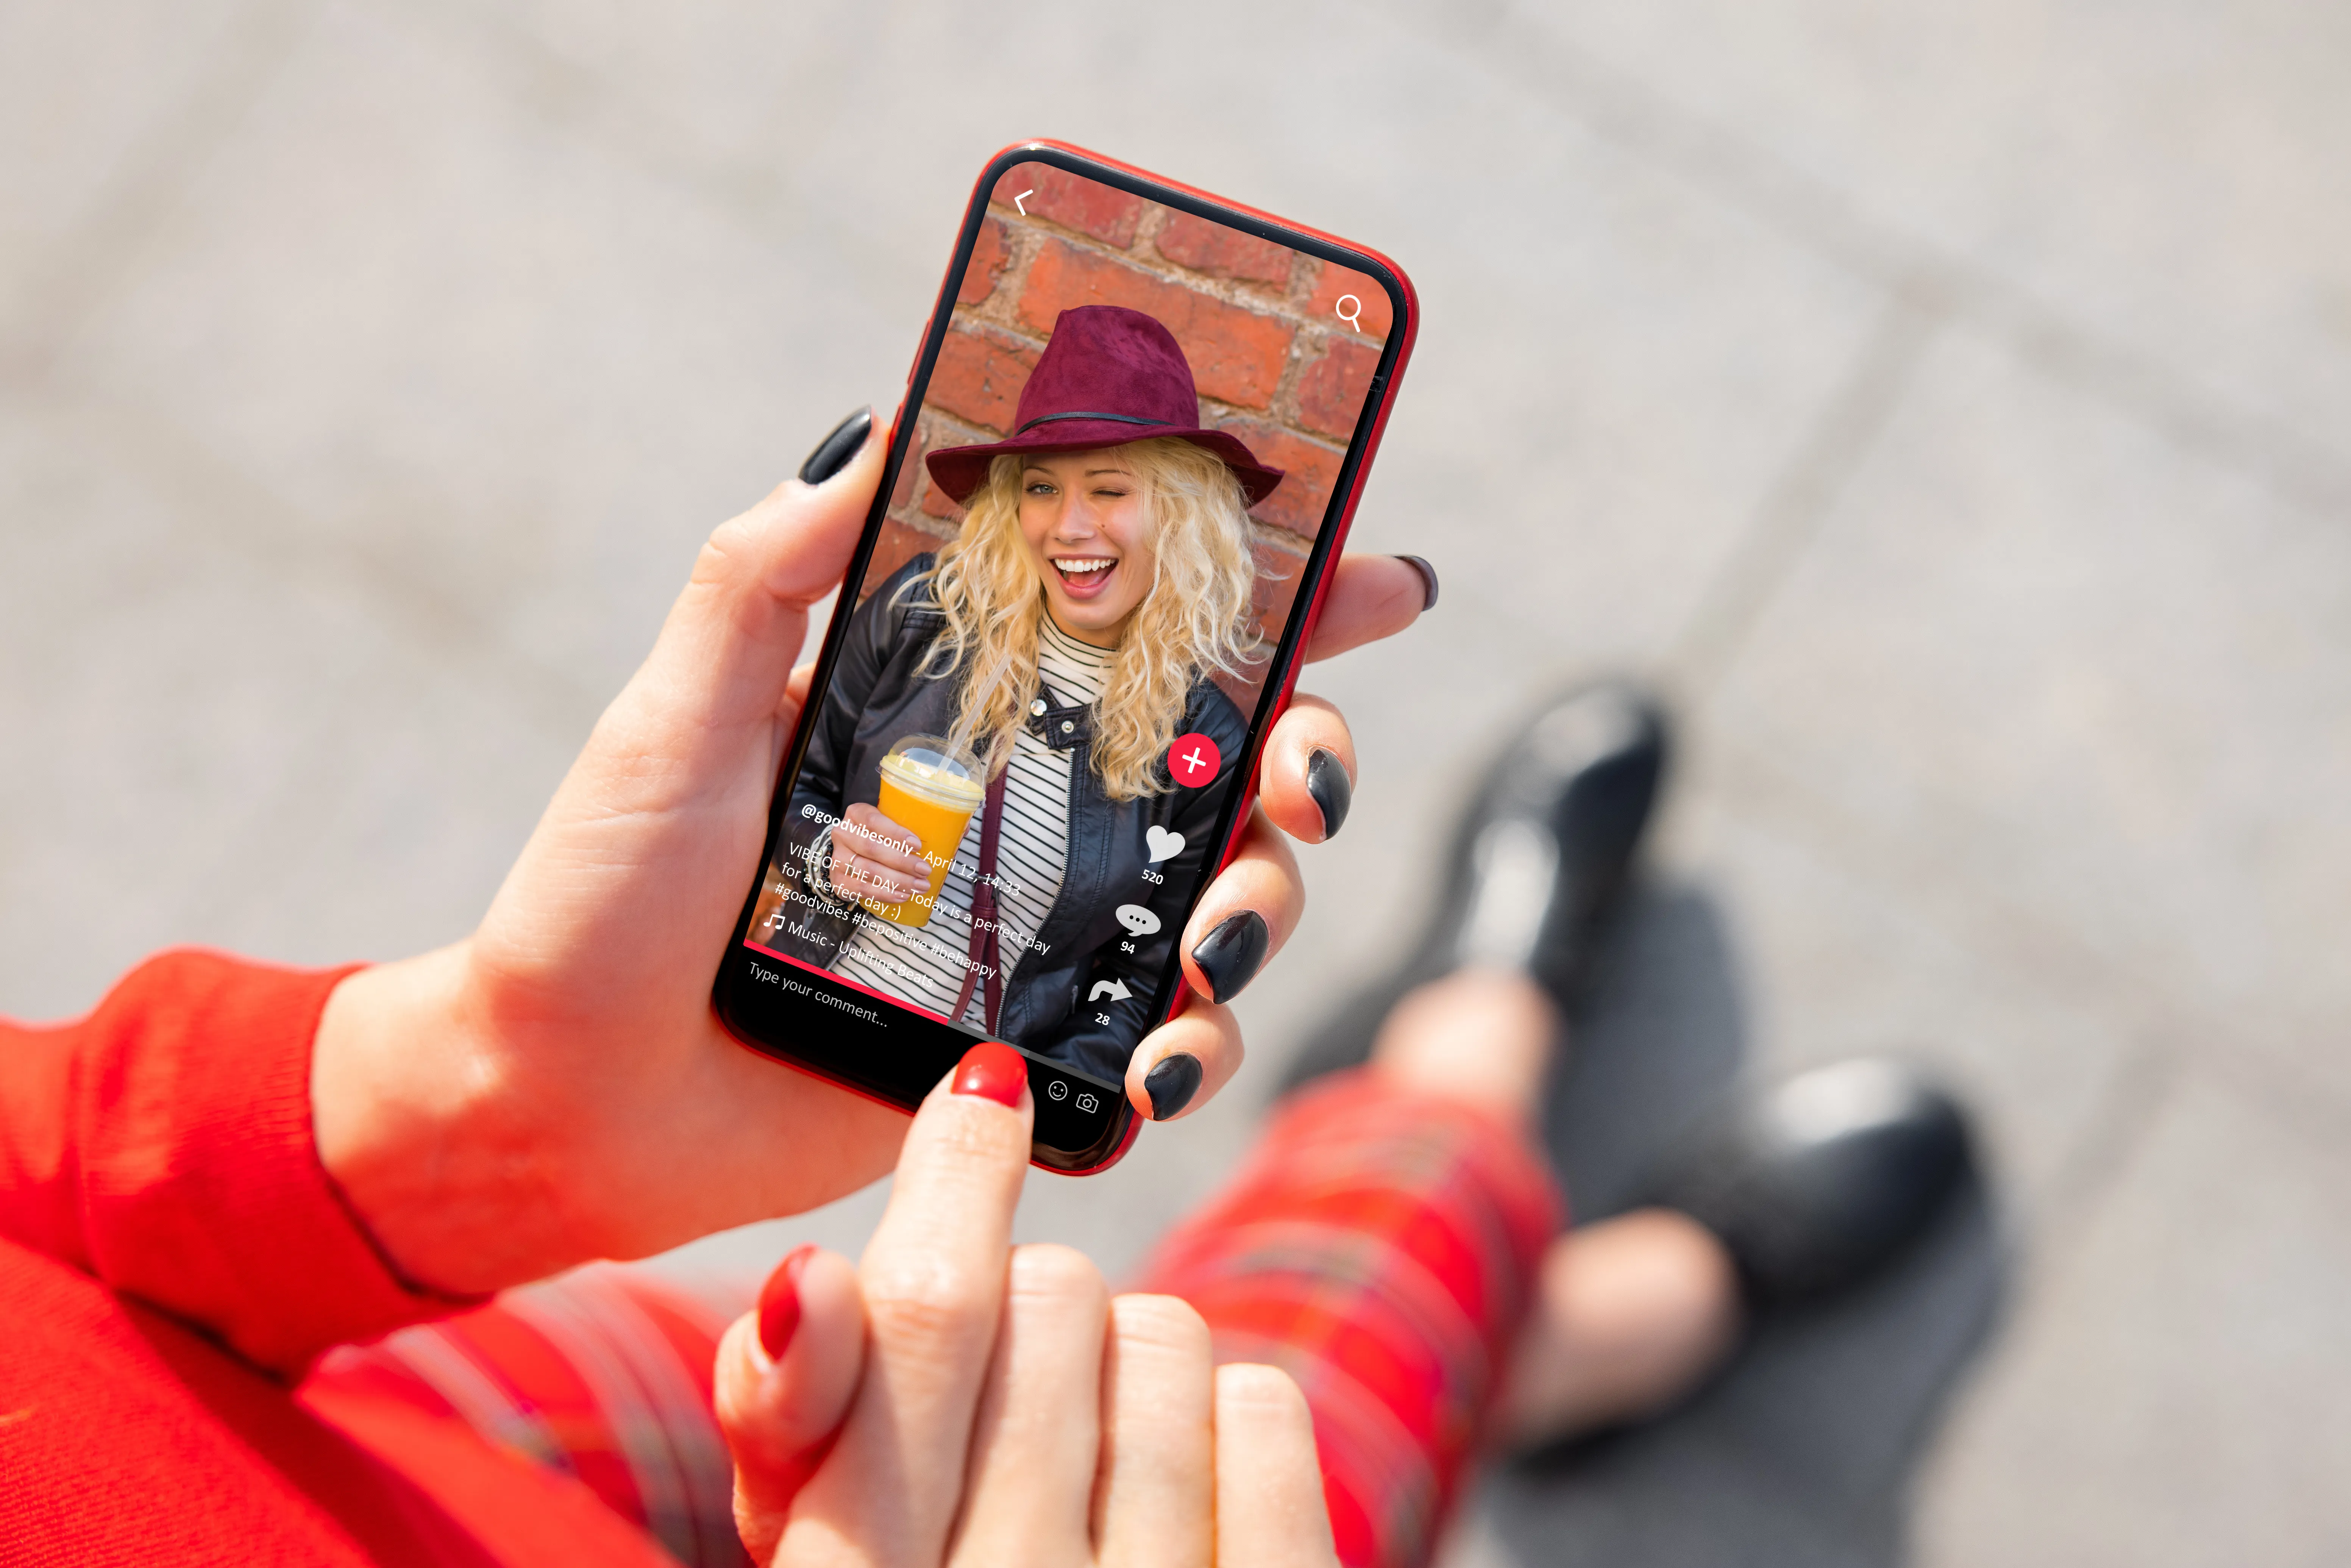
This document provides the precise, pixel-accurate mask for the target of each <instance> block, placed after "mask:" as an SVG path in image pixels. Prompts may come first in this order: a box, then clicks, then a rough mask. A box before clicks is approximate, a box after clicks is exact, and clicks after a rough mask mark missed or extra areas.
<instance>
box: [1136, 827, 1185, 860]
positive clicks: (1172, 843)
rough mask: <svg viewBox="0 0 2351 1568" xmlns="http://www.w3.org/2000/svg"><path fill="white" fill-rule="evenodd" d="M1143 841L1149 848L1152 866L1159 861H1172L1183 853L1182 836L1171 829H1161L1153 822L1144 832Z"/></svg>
mask: <svg viewBox="0 0 2351 1568" xmlns="http://www.w3.org/2000/svg"><path fill="white" fill-rule="evenodd" d="M1143 841H1144V842H1145V843H1147V844H1149V845H1150V846H1151V863H1152V864H1153V865H1157V864H1158V863H1159V862H1161V861H1168V860H1174V859H1175V857H1176V856H1177V855H1180V854H1182V853H1183V852H1184V835H1183V834H1181V833H1179V832H1177V831H1175V829H1173V828H1163V827H1161V826H1159V825H1158V824H1157V823H1153V824H1152V825H1151V826H1150V827H1149V828H1147V829H1145V830H1144V834H1143Z"/></svg>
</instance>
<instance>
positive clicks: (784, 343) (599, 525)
mask: <svg viewBox="0 0 2351 1568" xmlns="http://www.w3.org/2000/svg"><path fill="white" fill-rule="evenodd" d="M503 86H504V82H503V78H499V77H497V75H496V73H495V72H491V71H487V70H486V69H485V68H482V67H481V66H479V65H478V64H477V62H475V60H474V59H472V58H471V57H468V56H467V55H466V54H465V53H464V52H463V51H462V50H460V49H458V48H456V47H453V46H452V45H451V43H450V42H449V40H448V39H447V38H446V37H444V36H443V35H442V34H441V33H439V32H438V31H436V30H434V27H432V26H429V25H428V24H427V22H426V21H423V20H418V19H414V18H411V17H408V16H404V15H402V14H400V13H398V12H397V11H394V10H392V9H390V8H387V9H386V10H385V11H383V12H381V13H371V12H368V11H365V10H361V9H359V8H354V7H342V6H335V7H329V9H328V10H327V11H326V13H325V14H324V15H323V16H321V18H320V20H319V24H318V26H316V27H315V28H314V29H313V30H312V32H311V33H310V34H309V35H308V37H306V38H305V40H304V42H303V44H302V45H301V47H299V48H298V49H297V50H296V51H295V53H294V55H293V56H292V57H290V58H289V59H288V61H287V64H286V66H285V68H283V70H282V71H281V73H280V74H279V76H278V78H277V80H276V82H275V84H274V85H273V87H272V89H270V90H269V91H268V92H266V93H265V94H264V95H263V96H262V98H261V99H260V100H259V101H258V102H257V103H256V105H255V106H254V109H253V111H252V113H251V115H250V116H249V117H248V120H247V121H246V124H245V126H244V128H243V129H242V131H240V132H239V133H238V135H237V136H235V138H233V139H232V140H231V141H229V142H228V143H227V144H226V145H225V146H224V148H223V150H222V152H221V154H220V155H219V157H218V158H217V159H216V160H215V161H214V163H213V165H212V166H211V168H210V169H209V170H208V171H207V172H206V174H205V176H204V178H203V179H202V180H201V181H200V182H199V183H198V185H197V186H196V188H195V190H194V191H193V193H192V195H191V198H190V203H189V211H188V212H187V214H185V216H184V217H183V218H181V219H178V220H176V221H169V222H166V223H165V224H164V225H163V226H162V234H161V235H159V238H158V239H157V241H156V244H155V250H156V252H157V254H156V256H155V257H154V258H153V260H152V265H151V266H150V267H149V269H148V271H147V272H146V274H145V276H144V277H142V278H141V280H140V281H139V283H138V284H137V286H136V287H133V288H132V289H131V291H130V292H129V293H128V295H127V296H126V297H125V298H122V299H121V300H120V301H119V302H118V303H117V305H116V306H115V307H114V308H112V309H111V310H110V312H109V313H108V315H107V317H106V319H105V321H104V322H103V324H102V325H101V326H100V327H99V328H98V329H94V330H93V331H92V332H91V333H89V335H88V336H87V338H86V339H85V340H83V341H82V342H81V343H80V344H78V346H77V348H76V350H75V351H74V352H73V354H72V355H71V356H70V357H69V359H68V362H67V367H66V373H68V374H69V375H71V376H73V377H76V378H80V379H83V380H85V381H87V382H89V383H91V384H98V385H103V386H105V387H106V388H108V389H110V393H112V394H113V395H118V396H120V395H135V396H140V397H144V398H147V399H149V400H151V401H152V402H154V403H155V404H157V405H158V406H162V407H168V408H169V409H171V410H172V413H173V415H174V417H176V418H179V419H182V420H183V421H184V422H185V423H186V424H187V425H188V426H189V428H190V429H191V431H192V433H193V436H194V438H195V439H197V440H198V441H200V442H201V443H203V444H205V445H207V446H209V447H211V448H213V449H214V450H216V451H218V452H220V453H221V454H222V455H223V456H224V458H225V461H228V462H231V463H233V464H235V465H237V466H239V467H241V468H243V469H245V470H246V471H247V472H249V473H252V474H254V475H256V476H257V477H258V478H259V479H260V480H261V481H262V482H264V483H266V484H267V485H268V486H270V487H271V488H273V489H274V490H276V491H277V492H278V493H279V494H281V495H283V496H284V497H286V498H287V502H288V503H289V504H290V505H292V506H294V507H298V509H300V510H301V511H302V512H303V513H304V514H305V515H306V516H307V517H310V518H313V519H315V521H316V525H317V526H318V527H320V528H325V529H328V530H330V531H331V533H332V534H333V535H334V537H336V538H339V539H340V540H341V541H342V542H343V543H344V544H345V545H346V546H347V547H348V548H349V549H351V550H353V551H355V552H359V553H360V554H362V555H366V556H369V557H371V558H372V559H375V560H376V561H377V562H378V563H379V565H380V568H381V570H385V571H387V572H390V573H406V574H409V575H413V576H414V577H416V578H419V579H422V580H426V581H429V582H431V583H433V584H434V585H436V587H437V589H438V590H439V591H443V592H444V593H445V594H446V595H447V596H448V597H449V598H450V600H451V601H453V603H454V604H455V605H456V606H458V607H459V608H460V609H461V611H462V612H463V613H464V614H465V615H466V616H467V617H469V618H470V619H471V620H472V621H473V622H475V624H476V625H478V626H481V627H483V628H485V629H487V630H489V631H490V632H493V633H494V636H495V640H496V642H497V643H500V644H502V645H503V646H504V647H505V648H506V649H507V653H508V656H509V657H510V658H512V659H515V660H517V661H522V662H526V663H528V664H533V665H535V666H536V667H538V669H540V670H542V671H544V672H549V673H550V674H552V673H557V672H559V673H560V676H561V678H563V679H567V680H569V682H571V683H572V684H573V685H575V686H576V688H577V689H578V690H579V691H580V693H581V694H583V695H584V696H585V697H586V698H587V700H589V701H591V702H593V703H594V704H596V705H598V706H601V701H602V700H603V698H604V696H605V695H608V694H609V693H610V692H611V690H613V689H614V688H616V687H617V685H618V684H619V682H620V681H621V680H622V678H623V677H624V676H625V674H626V673H627V672H628V670H629V669H630V668H631V667H632V666H633V664H635V662H636V660H637V659H638V657H640V656H641V655H642V653H643V649H644V647H645V646H646V645H647V644H648V643H649V642H650V638H651V633H652V631H653V628H654V627H655V626H656V625H658V623H659V618H660V616H661V614H662V612H664V610H665V608H666V607H667V604H668V601H669V600H670V598H671V597H672V595H673V594H674V592H675V591H676V589H677V587H678V586H679V585H680V584H681V583H682V582H683V580H684V575H685V572H686V570H687V568H688V567H689V566H690V564H691V562H692V559H693V553H694V550H695V547H696V546H697V545H698V543H699V541H700V539H701V538H702V537H703V536H704V535H705V533H706V532H707V531H708V530H709V529H710V528H712V527H713V526H714V525H715V524H716V523H717V522H718V521H720V520H721V519H723V518H725V517H727V516H729V515H730V514H732V513H733V512H735V511H737V510H739V509H740V508H741V507H744V506H746V505H748V504H749V503H750V502H751V501H752V500H755V499H756V498H757V497H758V496H759V495H760V494H761V493H763V492H764V491H765V490H766V489H767V488H768V486H771V485H772V484H774V483H775V482H776V481H778V479H780V478H782V477H784V476H786V475H787V474H789V472H790V471H791V469H792V468H793V467H795V466H797V465H798V463H799V459H800V458H801V456H802V455H805V453H806V451H807V449H808V447H809V446H810V445H811V444H814V442H815V441H816V440H817V439H818V438H819V437H820V436H821V435H822V434H823V433H824V432H825V431H826V430H828V429H830V428H831V425H832V424H833V423H835V422H836V421H838V420H839V419H840V417H841V414H842V413H844V412H846V410H847V409H848V408H849V407H851V406H853V405H854V403H855V402H857V400H858V398H859V397H860V396H861V395H866V394H872V393H875V392H887V391H888V389H889V387H890V384H891V380H890V378H891V375H892V372H893V371H895V369H896V368H897V367H898V366H899V365H902V364H903V363H904V356H905V353H906V351H907V350H906V344H907V343H908V342H910V341H911V340H912V337H913V331H912V330H911V329H910V327H909V325H908V323H910V322H913V321H917V320H919V317H920V313H921V305H920V304H919V303H914V304H911V305H910V306H909V307H908V308H907V309H906V310H904V312H902V313H901V314H900V315H899V316H898V317H897V318H894V319H893V320H892V322H891V323H890V325H891V327H892V330H891V331H890V332H889V333H888V334H887V341H888V345H889V347H888V352H887V354H886V355H883V354H881V353H880V352H879V351H878V349H877V347H876V345H878V344H880V343H881V342H882V341H883V334H882V333H881V331H880V330H879V328H880V325H881V323H880V322H879V321H878V320H877V319H871V318H867V317H864V316H862V315H861V314H860V312H859V311H858V309H857V308H856V307H855V305H854V303H853V300H844V299H843V298H838V297H836V294H837V291H836V290H835V289H834V288H833V287H832V285H834V284H836V283H838V282H841V281H842V277H841V267H839V265H838V263H837V261H836V260H834V259H831V258H830V257H829V254H828V253H827V252H826V250H825V249H824V247H822V246H810V247H807V248H805V249H803V250H801V251H800V252H799V253H797V254H796V256H795V258H794V263H793V269H792V271H791V272H790V273H789V274H787V276H790V277H792V285H791V286H789V287H788V286H784V285H783V284H781V283H780V282H779V271H778V257H777V256H776V255H775V254H774V253H773V252H772V251H771V250H770V249H769V248H768V247H767V246H764V245H762V244H760V243H759V242H758V240H757V239H756V238H755V237H754V236H752V235H747V234H746V233H745V232H744V231H743V230H742V229H741V227H740V225H736V224H734V223H733V222H731V221H730V220H729V219H728V218H727V217H726V215H725V214H723V213H718V212H715V211H713V210H712V209H711V208H710V207H709V206H708V205H707V204H704V203H702V202H700V201H699V200H697V199H696V198H695V196H694V195H693V193H691V192H684V193H681V192H678V191H676V190H674V189H673V188H671V187H670V186H668V185H664V183H661V182H659V181H657V180H654V179H651V178H649V177H647V176H646V175H645V174H644V173H643V172H641V171H639V170H636V169H633V168H632V167H630V166H627V165H624V164H620V163H617V162H612V161H610V160H607V159H605V158H603V157H602V156H601V153H599V152H596V151H595V150H594V149H583V148H582V147H581V146H580V145H579V144H578V143H577V142H576V141H571V140H567V139H566V138H565V137H564V136H563V135H562V134H561V133H560V132H559V131H550V130H549V129H546V128H545V127H544V126H543V124H542V122H541V120H540V119H539V118H538V115H537V114H536V113H535V112H533V110H531V109H530V107H529V106H528V105H520V104H516V103H513V102H511V101H508V100H507V99H505V98H503V97H502V96H501V92H502V89H503ZM590 711H592V709H591V710H590Z"/></svg>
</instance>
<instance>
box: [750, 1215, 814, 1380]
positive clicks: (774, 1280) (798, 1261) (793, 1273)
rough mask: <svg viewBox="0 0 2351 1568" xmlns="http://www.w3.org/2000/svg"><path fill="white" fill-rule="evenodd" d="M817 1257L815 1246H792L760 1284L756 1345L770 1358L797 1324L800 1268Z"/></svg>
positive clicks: (777, 1353) (796, 1329)
mask: <svg viewBox="0 0 2351 1568" xmlns="http://www.w3.org/2000/svg"><path fill="white" fill-rule="evenodd" d="M815 1256H816V1245H815V1243H813V1242H810V1244H809V1245H807V1246H805V1247H795V1248H793V1249H791V1251H790V1252H789V1253H787V1254H786V1255H785V1258H784V1260H783V1261H782V1262H780V1263H778V1264H777V1265H776V1271H775V1272H774V1273H772V1274H770V1275H768V1282H767V1283H766V1284H764V1285H762V1286H760V1287H759V1348H760V1349H761V1350H764V1351H766V1352H767V1353H768V1360H769V1361H773V1360H775V1359H776V1358H777V1357H778V1356H780V1355H782V1354H784V1347H785V1346H787V1345H789V1344H790V1343H792V1335H793V1334H794V1333H798V1332H799V1326H800V1271H801V1270H804V1269H806V1268H807V1267H808V1260H810V1259H811V1258H813V1257H815Z"/></svg>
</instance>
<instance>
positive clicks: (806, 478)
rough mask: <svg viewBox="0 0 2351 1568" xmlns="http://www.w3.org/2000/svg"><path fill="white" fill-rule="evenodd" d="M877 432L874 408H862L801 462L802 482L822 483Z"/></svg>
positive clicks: (836, 426)
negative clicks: (874, 428)
mask: <svg viewBox="0 0 2351 1568" xmlns="http://www.w3.org/2000/svg"><path fill="white" fill-rule="evenodd" d="M872 432H873V411H872V409H870V408H861V409H859V410H858V411H857V412H856V413H852V414H851V415H850V416H849V417H848V418H847V419H844V420H842V421H841V423H839V424H836V425H834V426H833V427H832V434H831V435H828V436H826V437H825V438H824V439H823V440H822V441H820V442H818V443H817V444H816V450H815V451H814V452H811V453H810V454H809V455H808V461H807V462H805V463H803V464H801V465H800V483H801V484H803V485H821V484H823V483H824V482H825V481H826V480H827V479H830V478H831V477H832V476H834V475H835V474H838V473H840V472H841V470H842V469H843V468H846V467H848V466H849V460H850V459H851V458H852V457H854V456H856V455H857V454H858V453H859V452H860V451H861V450H862V448H863V447H864V445H865V438H866V437H867V436H868V435H870V434H872Z"/></svg>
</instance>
